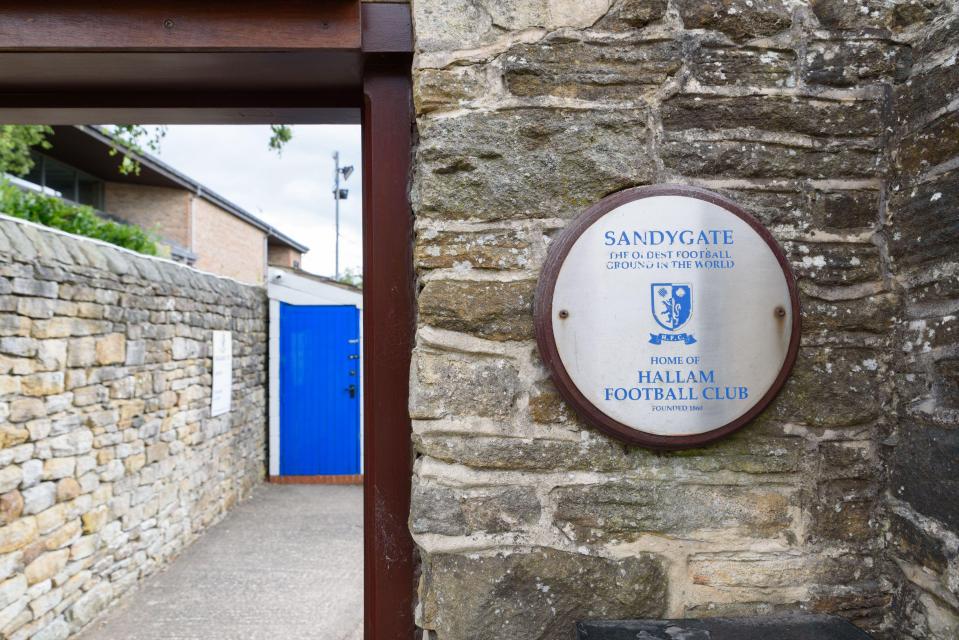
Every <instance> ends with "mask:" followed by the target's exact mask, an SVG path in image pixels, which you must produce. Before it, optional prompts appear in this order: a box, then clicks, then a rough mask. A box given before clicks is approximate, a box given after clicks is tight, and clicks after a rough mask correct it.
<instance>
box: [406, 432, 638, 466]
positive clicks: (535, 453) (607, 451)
mask: <svg viewBox="0 0 959 640" xmlns="http://www.w3.org/2000/svg"><path fill="white" fill-rule="evenodd" d="M413 441H414V444H415V445H416V449H417V450H418V451H419V452H420V453H423V454H425V455H428V456H432V457H434V458H437V459H438V460H443V461H444V462H450V463H455V464H465V465H467V466H470V467H475V468H478V469H525V470H529V471H543V470H551V469H559V470H571V471H572V470H590V471H594V470H595V471H614V470H622V469H628V468H629V467H630V465H631V462H630V460H629V457H628V456H627V455H626V451H625V448H624V447H623V445H620V444H618V443H614V442H612V441H610V440H607V439H606V438H603V437H591V438H583V439H581V440H575V441H573V440H546V439H538V438H509V437H499V436H462V435H441V434H435V435H431V434H424V435H419V436H414V438H413Z"/></svg>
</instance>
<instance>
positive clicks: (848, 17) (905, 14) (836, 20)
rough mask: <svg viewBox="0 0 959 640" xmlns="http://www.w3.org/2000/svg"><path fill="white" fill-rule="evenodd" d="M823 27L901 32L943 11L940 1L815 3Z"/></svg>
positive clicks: (832, 0)
mask: <svg viewBox="0 0 959 640" xmlns="http://www.w3.org/2000/svg"><path fill="white" fill-rule="evenodd" d="M812 9H813V12H814V13H815V15H816V17H817V18H819V22H820V24H822V25H823V26H825V27H830V28H833V29H853V30H855V29H891V30H901V29H903V28H905V27H907V26H909V25H912V24H916V23H919V22H926V21H929V20H931V19H932V18H934V17H935V16H936V15H937V14H938V13H939V12H941V11H942V3H940V2H937V0H892V1H889V0H859V1H857V2H848V1H847V0H812Z"/></svg>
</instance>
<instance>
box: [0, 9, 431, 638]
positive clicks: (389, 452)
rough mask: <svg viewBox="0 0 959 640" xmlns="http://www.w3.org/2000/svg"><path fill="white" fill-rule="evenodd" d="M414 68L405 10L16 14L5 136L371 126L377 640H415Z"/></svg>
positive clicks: (368, 466)
mask: <svg viewBox="0 0 959 640" xmlns="http://www.w3.org/2000/svg"><path fill="white" fill-rule="evenodd" d="M411 60H412V30H411V21H410V11H409V7H408V5H406V4H402V3H389V2H377V3H369V4H361V3H360V2H359V1H358V0H324V1H323V2H316V1H315V0H277V1H274V2H269V3H265V2H252V1H246V0H206V1H205V2H194V1H191V0H160V1H157V2H153V3H145V2H143V3H126V2H123V3H121V2H103V1H102V0H99V1H94V0H48V1H46V2H42V3H23V2H8V1H6V0H0V123H4V124H18V123H30V124H103V123H132V122H143V123H167V124H172V123H192V124H204V123H216V124H263V123H284V124H298V123H299V124H304V123H330V124H333V123H357V124H361V126H362V137H363V276H364V298H365V299H364V306H365V313H364V314H363V317H364V321H363V322H364V326H363V331H364V335H365V344H364V349H363V357H364V358H365V362H366V364H365V366H364V369H365V380H364V383H365V388H366V393H365V394H364V397H365V400H364V415H365V424H366V428H365V435H364V463H365V464H364V467H365V476H366V477H365V486H364V567H365V569H364V578H365V585H364V592H365V596H364V610H365V611H364V621H365V637H366V638H367V639H372V640H394V639H404V640H405V639H409V638H412V637H413V633H414V624H413V593H414V547H413V542H412V539H411V537H410V533H409V530H408V528H407V524H406V523H407V514H408V513H409V499H410V474H411V460H412V457H411V453H410V419H409V412H408V408H407V398H408V395H409V382H408V380H409V364H410V353H411V349H412V340H413V326H414V318H413V314H414V307H413V270H412V228H413V219H412V213H411V209H410V204H409V175H410V153H411V145H412V98H411V88H410V86H411V85H410V65H411ZM324 632H325V630H323V629H317V633H318V634H319V635H322V634H323V633H324Z"/></svg>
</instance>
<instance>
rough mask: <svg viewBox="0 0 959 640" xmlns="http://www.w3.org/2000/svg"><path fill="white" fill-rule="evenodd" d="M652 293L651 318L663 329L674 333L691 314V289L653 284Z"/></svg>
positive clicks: (679, 285)
mask: <svg viewBox="0 0 959 640" xmlns="http://www.w3.org/2000/svg"><path fill="white" fill-rule="evenodd" d="M649 289H650V292H651V293H652V311H653V318H655V319H656V322H657V323H658V324H659V326H661V327H662V328H663V329H669V330H670V331H675V330H676V329H678V328H680V327H681V326H683V325H684V324H686V321H687V320H689V316H690V314H692V312H693V295H692V288H691V287H690V285H688V284H671V283H668V282H654V283H653V284H651V285H649Z"/></svg>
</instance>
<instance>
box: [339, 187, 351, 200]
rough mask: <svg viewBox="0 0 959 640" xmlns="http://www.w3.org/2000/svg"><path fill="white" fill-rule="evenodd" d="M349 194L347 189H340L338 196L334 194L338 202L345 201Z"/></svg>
mask: <svg viewBox="0 0 959 640" xmlns="http://www.w3.org/2000/svg"><path fill="white" fill-rule="evenodd" d="M349 194H350V190H349V189H340V192H339V193H338V194H336V196H337V198H339V199H340V200H346V196H348V195H349Z"/></svg>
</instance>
